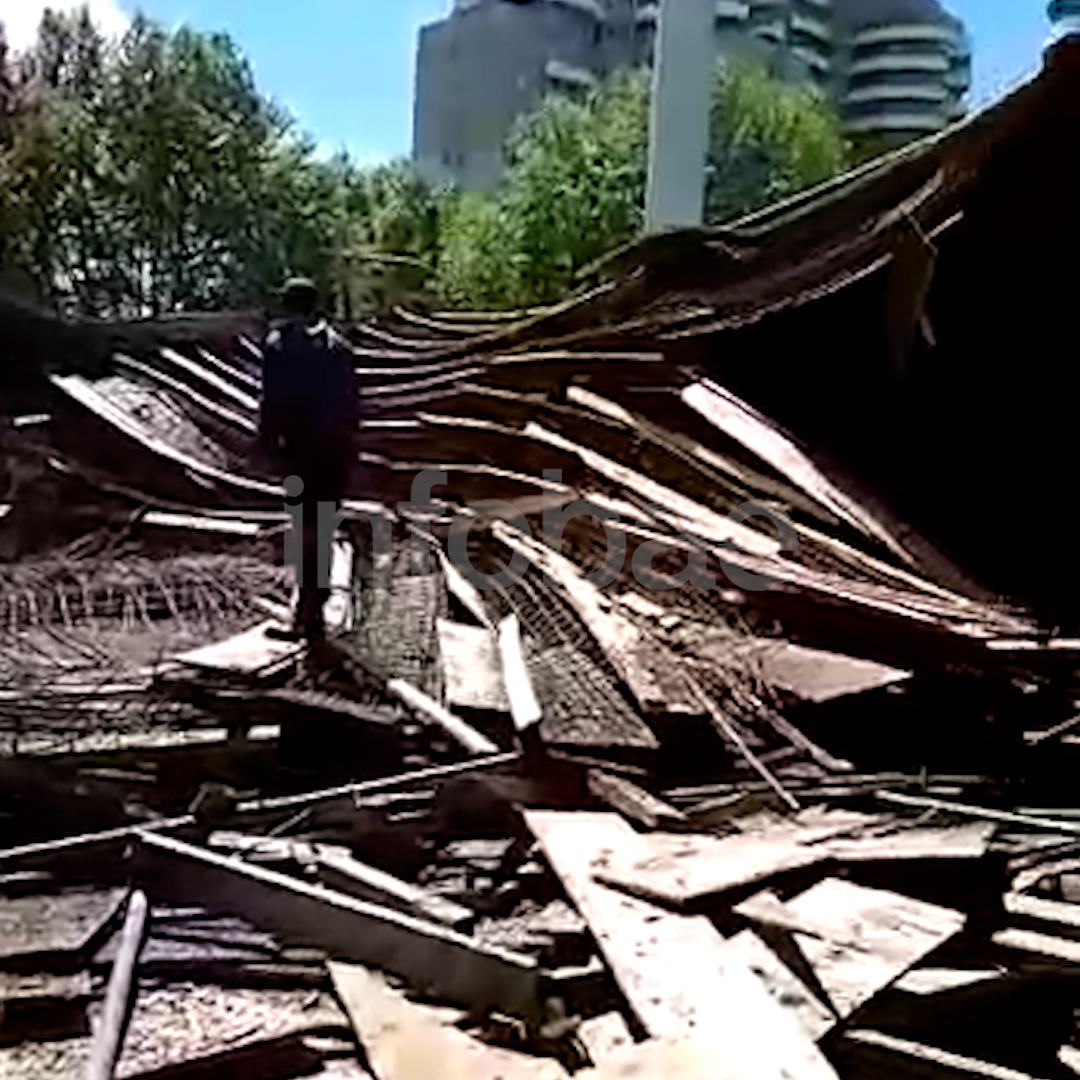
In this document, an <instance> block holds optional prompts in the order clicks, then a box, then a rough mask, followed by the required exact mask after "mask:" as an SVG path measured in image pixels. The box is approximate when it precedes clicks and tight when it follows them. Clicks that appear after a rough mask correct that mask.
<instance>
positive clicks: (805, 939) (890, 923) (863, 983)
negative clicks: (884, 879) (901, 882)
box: [787, 878, 967, 1018]
mask: <svg viewBox="0 0 1080 1080" xmlns="http://www.w3.org/2000/svg"><path fill="white" fill-rule="evenodd" d="M787 907H788V908H789V909H790V910H791V911H792V912H793V914H794V915H795V916H796V918H803V919H807V920H808V921H810V923H811V924H812V925H814V926H816V927H823V928H826V930H827V931H828V932H829V937H828V938H827V939H825V940H823V939H822V937H810V936H809V935H807V934H799V933H797V934H796V935H795V940H796V942H797V943H798V945H799V948H800V949H801V950H802V953H803V955H804V956H805V957H806V959H807V961H808V962H809V964H810V966H811V968H813V970H814V974H815V975H816V976H817V978H818V981H819V982H820V983H821V986H822V987H823V988H824V990H825V992H826V993H827V994H828V995H829V1000H830V1001H831V1002H832V1004H833V1006H834V1008H835V1009H836V1011H837V1013H838V1014H839V1015H840V1017H841V1018H846V1017H848V1016H850V1015H851V1014H852V1013H853V1012H854V1011H855V1010H856V1009H857V1008H859V1006H861V1005H863V1004H865V1003H866V1002H867V1001H869V1000H870V999H871V998H872V997H873V996H874V995H875V994H877V993H878V992H879V991H880V990H883V989H884V988H885V987H886V986H888V985H889V984H890V983H891V982H893V981H894V980H895V979H897V978H899V977H900V976H901V975H903V974H904V972H905V971H907V970H908V969H909V968H911V967H913V966H914V965H915V964H917V963H918V962H919V961H920V960H921V959H922V958H923V957H924V956H927V955H929V954H930V953H931V952H933V951H934V949H936V948H937V947H938V946H939V945H942V944H943V943H944V942H946V941H948V939H949V938H951V937H952V936H953V935H955V934H957V933H959V932H960V930H962V929H963V927H964V924H965V922H966V921H967V920H966V916H965V915H964V914H962V913H961V912H958V911H950V910H949V909H948V908H942V907H938V906H937V905H935V904H927V903H925V902H924V901H921V900H912V899H911V898H910V897H907V896H901V895H899V894H898V893H892V892H886V891H885V890H882V889H868V888H866V887H865V886H862V885H855V884H853V883H852V882H850V881H842V880H840V879H837V878H831V879H827V880H825V881H822V882H819V883H818V884H817V885H815V886H814V887H813V888H812V889H809V890H808V891H806V892H804V893H802V894H801V895H800V896H797V897H795V898H794V899H793V900H789V901H788V903H787Z"/></svg>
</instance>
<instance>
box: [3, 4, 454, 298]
mask: <svg viewBox="0 0 1080 1080" xmlns="http://www.w3.org/2000/svg"><path fill="white" fill-rule="evenodd" d="M0 188H2V190H3V191H4V193H5V194H4V199H3V204H2V206H0V268H2V269H3V271H4V272H5V274H6V275H7V276H8V277H11V276H12V275H15V276H18V277H21V278H23V279H29V280H31V281H33V282H34V284H35V286H36V290H37V292H38V293H39V296H40V298H41V299H42V300H44V301H47V302H49V303H50V304H52V305H53V306H55V307H57V308H59V309H61V310H78V311H81V312H84V313H89V314H96V315H125V316H130V315H144V314H159V313H164V312H174V311H182V310H193V309H213V308H220V307H226V306H243V305H247V304H254V303H264V302H266V301H267V300H268V298H270V297H271V296H272V295H273V291H274V289H275V287H276V286H278V285H280V283H281V282H282V280H283V279H284V277H285V276H287V275H288V274H290V273H302V274H305V275H308V276H310V277H312V278H313V279H315V280H316V282H318V283H319V284H320V285H321V286H322V288H323V291H324V293H325V294H326V295H327V297H338V298H340V299H346V298H348V297H349V295H350V283H351V281H352V276H353V272H354V267H355V263H356V258H357V257H358V256H357V252H358V251H366V252H369V253H370V251H371V250H372V249H378V250H380V251H383V252H387V251H389V252H400V253H402V254H404V255H405V256H411V257H414V258H416V257H421V256H423V257H425V258H427V260H428V263H429V269H428V271H427V273H426V274H419V275H418V273H417V271H416V270H415V269H412V270H411V271H410V272H409V275H411V277H409V275H406V276H407V277H409V283H410V284H415V279H416V278H417V277H418V276H419V277H420V278H422V279H423V280H424V281H426V278H427V277H428V276H430V273H431V272H432V271H433V269H434V255H433V252H434V248H435V244H436V241H437V232H438V207H437V201H436V199H435V196H434V194H433V193H431V192H430V191H429V190H428V189H427V188H426V186H425V185H423V183H422V182H421V181H420V180H419V179H418V178H417V177H416V175H415V174H414V173H413V172H412V170H411V169H410V168H408V167H407V166H403V165H401V164H394V165H389V166H383V167H380V168H378V169H375V170H371V171H368V172H363V171H361V170H358V169H356V168H355V166H354V165H352V163H351V162H349V161H348V159H347V158H345V157H339V158H336V159H333V160H330V161H326V160H323V159H321V158H319V157H318V155H317V154H316V148H315V146H314V144H313V143H312V142H311V141H310V140H308V139H306V138H304V137H303V136H302V135H301V134H300V133H298V132H297V131H296V129H295V127H294V125H293V123H292V121H291V119H290V118H289V117H288V115H287V114H286V113H285V112H284V111H283V110H281V109H280V108H279V107H277V106H276V105H275V104H274V103H273V102H272V101H270V100H269V99H268V98H266V97H265V96H264V95H262V94H261V93H260V92H259V90H258V88H257V87H256V85H255V81H254V78H253V76H252V72H251V69H250V66H249V65H248V63H247V61H246V60H245V59H244V57H243V56H242V54H241V53H240V51H239V50H238V49H237V47H236V46H235V44H234V43H233V42H232V41H231V40H230V39H229V38H228V37H227V36H225V35H222V34H203V33H199V32H197V31H195V30H192V29H190V28H187V27H181V28H180V29H178V30H176V31H169V30H166V29H164V28H163V27H161V26H160V25H158V24H156V23H154V22H152V21H150V20H148V19H146V18H144V17H142V16H137V17H136V18H135V19H134V20H133V22H132V23H131V25H130V27H129V29H128V31H127V32H126V33H125V34H124V35H123V36H122V37H121V38H120V39H119V40H106V39H105V38H104V37H103V36H102V35H101V34H100V32H99V31H98V30H97V28H96V27H95V26H94V24H93V21H92V20H91V18H90V16H89V14H88V12H87V10H86V9H85V8H84V9H82V10H80V11H76V12H75V13H74V14H63V15H61V14H56V13H54V12H51V11H49V12H46V14H45V16H44V18H43V20H42V23H41V27H40V30H39V34H38V39H37V42H36V44H35V45H34V46H33V48H31V49H30V50H29V51H28V52H27V53H26V54H24V55H20V56H14V57H13V56H11V55H9V54H8V53H7V52H6V50H2V49H0ZM391 277H392V280H391V281H390V283H389V292H391V293H392V292H393V291H394V287H395V285H400V284H401V283H400V282H399V281H398V278H400V277H401V274H400V273H398V274H397V276H394V275H391ZM402 287H404V286H403V285H402Z"/></svg>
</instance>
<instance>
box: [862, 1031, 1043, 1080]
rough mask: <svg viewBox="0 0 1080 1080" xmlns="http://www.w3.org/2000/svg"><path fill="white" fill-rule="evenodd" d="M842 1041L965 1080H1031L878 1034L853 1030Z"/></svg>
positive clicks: (1000, 1067)
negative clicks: (936, 1067) (942, 1069)
mask: <svg viewBox="0 0 1080 1080" xmlns="http://www.w3.org/2000/svg"><path fill="white" fill-rule="evenodd" d="M844 1038H845V1039H848V1040H850V1041H851V1042H855V1043H860V1044H862V1045H863V1046H874V1047H878V1048H880V1049H882V1050H889V1051H891V1052H892V1053H895V1054H901V1055H903V1056H904V1057H909V1058H915V1059H916V1060H918V1061H927V1062H930V1063H931V1064H933V1065H941V1066H944V1067H945V1068H946V1069H951V1070H953V1071H954V1072H958V1073H966V1074H968V1075H969V1076H982V1077H986V1080H1034V1078H1033V1077H1031V1076H1029V1075H1028V1074H1027V1073H1023V1072H1019V1071H1018V1070H1016V1069H1009V1068H1006V1067H1005V1066H1004V1065H995V1064H993V1063H992V1062H989V1061H979V1060H978V1058H971V1057H967V1056H965V1055H964V1054H954V1053H951V1052H950V1051H948V1050H939V1049H938V1048H937V1047H936V1046H926V1045H925V1044H923V1043H917V1042H912V1041H911V1040H910V1039H901V1038H898V1037H897V1036H895V1035H886V1034H884V1033H883V1032H880V1031H870V1030H867V1029H864V1028H857V1029H855V1030H853V1031H849V1032H847V1033H846V1034H845V1035H844Z"/></svg>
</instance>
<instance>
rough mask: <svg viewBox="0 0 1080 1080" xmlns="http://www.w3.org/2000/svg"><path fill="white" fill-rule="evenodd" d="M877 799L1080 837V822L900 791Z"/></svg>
mask: <svg viewBox="0 0 1080 1080" xmlns="http://www.w3.org/2000/svg"><path fill="white" fill-rule="evenodd" d="M877 797H878V798H879V799H881V800H882V801H883V802H888V803H893V804H895V805H897V806H914V807H918V808H919V809H921V810H944V811H945V812H946V813H949V814H961V815H964V816H967V817H977V818H983V819H985V820H986V821H1000V822H1004V823H1005V824H1006V825H1023V826H1026V827H1027V828H1029V829H1047V830H1049V831H1050V832H1056V833H1069V834H1071V835H1075V836H1080V822H1076V821H1063V820H1059V819H1056V818H1042V817H1035V816H1033V815H1031V814H1013V813H1010V812H1009V811H1008V810H994V809H991V808H989V807H985V806H968V805H966V804H965V803H957V802H948V801H946V800H945V799H934V798H930V797H929V796H926V795H905V794H903V793H902V792H899V791H879V792H877Z"/></svg>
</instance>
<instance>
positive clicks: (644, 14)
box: [634, 3, 660, 26]
mask: <svg viewBox="0 0 1080 1080" xmlns="http://www.w3.org/2000/svg"><path fill="white" fill-rule="evenodd" d="M659 18H660V5H659V4H658V3H649V4H642V5H641V6H640V7H639V8H638V9H637V11H636V12H634V21H635V22H637V24H638V25H639V26H640V25H650V24H654V23H656V22H657V20H658V19H659Z"/></svg>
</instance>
